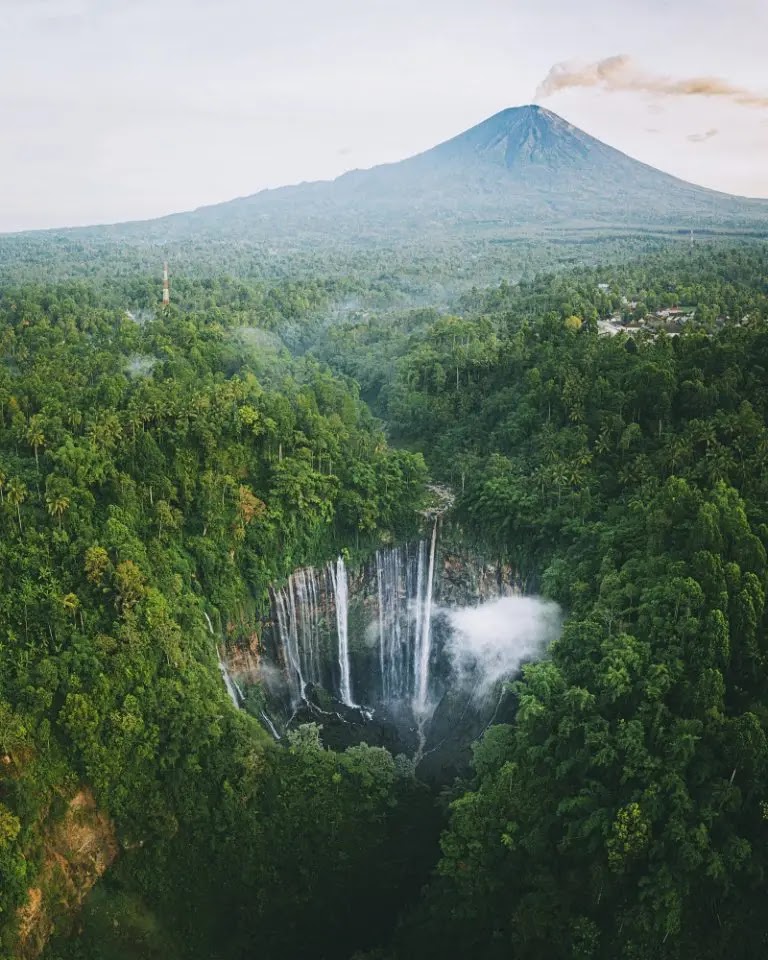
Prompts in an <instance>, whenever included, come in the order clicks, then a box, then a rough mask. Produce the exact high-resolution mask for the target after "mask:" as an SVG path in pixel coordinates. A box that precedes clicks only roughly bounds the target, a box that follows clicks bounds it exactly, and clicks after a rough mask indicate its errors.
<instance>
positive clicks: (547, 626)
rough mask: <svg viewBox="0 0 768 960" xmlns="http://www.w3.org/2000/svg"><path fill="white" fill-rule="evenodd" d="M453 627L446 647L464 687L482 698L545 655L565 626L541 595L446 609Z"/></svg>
mask: <svg viewBox="0 0 768 960" xmlns="http://www.w3.org/2000/svg"><path fill="white" fill-rule="evenodd" d="M443 612H444V613H445V616H446V617H447V619H448V622H449V624H450V626H451V639H450V641H449V643H448V646H447V651H448V654H449V656H450V658H451V661H452V664H453V669H454V671H455V673H456V675H457V677H458V678H459V681H460V682H461V684H462V685H463V686H467V687H469V688H473V689H474V690H475V694H476V695H477V696H481V695H483V694H485V693H487V692H488V691H489V690H490V689H491V688H492V687H493V686H494V685H495V684H496V683H497V682H498V681H499V680H502V679H504V678H506V677H510V676H512V675H513V674H515V673H516V672H517V671H518V670H519V669H520V666H521V664H523V663H524V662H525V661H526V660H533V659H538V658H539V657H541V656H543V655H544V653H545V651H546V649H547V647H548V646H549V645H550V643H552V641H553V640H555V639H556V638H557V637H558V636H559V634H560V630H561V627H562V620H563V615H562V611H561V609H560V607H559V606H558V605H557V604H556V603H552V602H551V601H548V600H541V599H540V598H538V597H502V598H501V599H499V600H492V601H491V602H489V603H484V604H481V605H480V606H478V607H463V608H461V609H458V610H445V611H443Z"/></svg>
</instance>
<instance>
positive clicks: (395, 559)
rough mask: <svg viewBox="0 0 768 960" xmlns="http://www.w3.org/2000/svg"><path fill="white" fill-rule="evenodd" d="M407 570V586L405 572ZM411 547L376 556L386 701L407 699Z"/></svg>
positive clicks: (381, 652)
mask: <svg viewBox="0 0 768 960" xmlns="http://www.w3.org/2000/svg"><path fill="white" fill-rule="evenodd" d="M404 567H405V584H404V583H403V579H404V578H403V571H404ZM409 570H410V563H409V559H408V548H407V546H406V548H405V549H404V550H403V549H401V548H400V547H394V548H392V549H390V550H379V551H378V552H377V553H376V581H377V589H378V607H379V669H380V672H381V696H382V700H383V701H384V702H393V701H400V700H404V699H406V697H407V696H408V692H409V690H408V669H409V660H410V657H409V644H408V638H409V628H410V616H409V610H408V603H409V598H410V596H411V594H410V590H409V582H410V577H409Z"/></svg>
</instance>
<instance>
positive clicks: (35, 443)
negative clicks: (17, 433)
mask: <svg viewBox="0 0 768 960" xmlns="http://www.w3.org/2000/svg"><path fill="white" fill-rule="evenodd" d="M27 443H28V444H29V445H30V446H31V447H33V449H34V451H35V467H36V469H37V470H38V472H39V470H40V461H39V459H38V450H39V448H40V447H42V446H45V434H44V433H43V429H42V427H41V425H40V419H39V417H32V419H31V420H30V421H29V427H28V428H27Z"/></svg>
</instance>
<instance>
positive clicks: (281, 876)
mask: <svg viewBox="0 0 768 960" xmlns="http://www.w3.org/2000/svg"><path fill="white" fill-rule="evenodd" d="M766 278H768V254H767V253H766V248H765V247H764V246H762V245H758V244H755V245H747V244H741V245H738V246H733V247H727V246H722V245H720V244H717V245H712V246H709V245H703V244H702V245H697V246H695V247H693V248H687V247H686V248H685V249H682V248H673V249H668V250H661V251H659V252H652V253H651V254H650V255H647V256H644V257H641V258H635V257H625V258H621V259H616V260H614V261H611V262H605V263H602V264H600V265H599V266H588V267H579V268H576V269H569V270H562V269H561V270H559V271H558V272H555V273H551V274H536V275H532V276H530V277H529V278H528V279H524V280H523V281H522V282H520V283H512V282H509V283H507V282H505V283H502V284H501V285H497V286H494V287H492V288H487V289H483V288H481V287H480V286H478V287H477V288H475V289H467V290H465V291H464V293H463V294H462V295H461V297H460V298H459V299H455V300H454V302H453V304H452V305H451V308H450V309H446V308H445V307H443V308H441V309H439V310H438V309H432V308H428V307H422V308H419V309H417V310H403V309H402V308H401V305H400V299H399V294H398V295H397V296H394V297H390V295H389V291H390V290H391V287H390V285H389V281H388V280H387V277H386V275H385V274H384V273H382V274H381V275H380V276H379V277H378V278H377V279H376V281H375V282H373V281H371V280H370V279H368V278H365V277H360V276H358V277H348V278H346V279H345V278H338V277H337V278H331V279H325V280H324V279H318V278H309V279H302V280H299V281H295V280H277V281H270V282H269V283H265V282H264V281H262V280H259V281H258V282H254V281H249V280H247V279H242V278H241V279H239V280H231V279H226V278H218V279H204V278H195V277H194V276H191V277H188V278H180V279H179V281H178V283H177V284H176V285H175V287H174V297H175V300H174V306H172V307H171V309H170V310H169V311H167V312H165V313H161V312H160V311H158V310H156V309H155V307H154V305H153V299H152V298H153V297H154V298H156V292H157V291H156V287H155V286H153V283H152V281H151V279H149V278H143V277H138V278H136V279H131V280H130V281H126V282H125V284H124V285H119V286H118V288H116V289H115V290H113V291H112V292H111V293H109V294H105V293H104V292H103V291H102V290H101V288H100V283H99V284H96V285H95V286H92V285H90V284H89V283H87V282H84V281H79V282H77V283H72V282H66V283H61V284H58V285H53V284H52V285H30V284H28V283H22V284H21V285H19V286H14V287H12V286H6V287H4V288H3V290H2V293H1V294H0V344H1V346H0V356H2V363H3V365H2V367H0V457H1V459H0V470H1V471H2V472H1V473H0V480H2V487H1V488H0V499H1V500H2V503H0V522H2V531H3V536H2V541H1V546H0V549H2V552H3V562H2V573H1V574H0V575H1V576H2V578H3V583H2V590H1V591H0V603H2V608H1V610H2V612H1V613H0V622H1V623H2V633H0V759H1V760H2V761H3V763H2V764H1V765H0V878H1V879H2V882H1V883H0V927H1V928H2V930H3V936H4V941H3V945H4V949H5V951H6V954H7V955H8V956H16V955H22V956H23V955H32V953H31V946H30V945H29V944H27V946H26V947H21V948H20V947H19V946H18V944H19V940H18V919H17V914H16V911H17V909H18V908H19V906H20V905H22V904H23V903H24V902H25V898H26V896H27V892H28V890H29V888H30V887H33V886H34V885H35V883H36V882H37V879H36V878H37V877H38V876H39V875H40V873H41V870H42V868H43V867H44V863H45V856H46V851H45V842H44V835H45V829H46V826H45V825H46V824H47V823H49V822H51V821H55V820H56V818H57V816H58V817H60V816H62V815H63V812H64V808H65V806H66V802H67V798H69V797H70V796H71V795H72V794H73V793H74V792H75V791H76V790H77V789H79V788H80V787H82V786H88V787H89V788H90V789H92V790H93V792H94V795H95V797H96V800H97V802H98V804H99V805H100V807H101V808H102V809H103V810H104V811H105V812H106V813H107V814H108V815H109V817H110V818H112V820H113V821H114V823H115V829H116V834H117V837H118V839H119V842H120V847H121V850H120V855H119V857H118V858H117V860H116V862H115V864H114V866H112V867H111V869H110V870H109V871H108V872H107V873H106V875H105V877H104V879H103V880H102V881H101V882H100V883H99V884H98V885H97V886H96V887H95V889H94V891H93V893H92V894H91V895H90V897H89V899H88V901H87V903H86V906H85V909H84V912H83V913H82V915H81V919H80V920H76V921H75V926H74V927H73V926H72V923H73V921H72V916H71V913H70V912H68V911H67V910H66V909H62V911H61V913H62V916H60V917H57V919H56V923H57V930H58V932H59V933H60V934H61V936H60V937H59V938H58V939H57V938H56V937H55V936H54V938H53V940H52V942H51V945H50V946H49V948H48V951H47V954H46V955H47V956H48V957H49V958H50V960H54V958H61V960H65V958H69V960H74V958H86V957H87V958H91V957H116V958H117V957H139V956H164V957H165V956H169V957H174V956H178V957H180V958H181V957H191V958H194V957H201V958H202V957H226V958H230V957H231V958H237V957H251V956H257V955H261V956H265V957H275V958H287V957H294V956H296V957H299V956H306V955H307V954H308V953H312V954H314V955H316V956H318V957H328V958H335V957H338V958H350V957H352V956H353V955H363V953H364V954H365V955H366V956H368V957H370V958H372V960H373V958H390V960H409V958H411V957H432V956H434V957H444V958H451V957H456V958H459V957H467V956H472V957H486V958H489V960H492V958H496V957H499V958H500V957H502V956H503V957H519V958H521V960H524V958H540V957H552V958H561V957H562V958H564V960H565V958H585V960H586V958H594V960H609V958H615V957H628V958H637V960H644V958H657V957H658V958H670V960H689V958H690V960H694V958H711V960H715V958H720V957H726V956H728V957H743V958H745V960H746V958H752V957H757V956H761V955H763V953H764V952H765V950H766V946H768V921H766V918H765V915H764V910H763V909H762V902H763V899H764V894H765V885H766V876H765V872H766V866H768V864H767V863H766V858H765V854H764V850H765V845H766V840H767V839H768V836H767V831H768V816H767V815H766V810H767V809H768V767H767V766H766V761H768V752H767V751H768V747H767V744H766V726H767V725H768V713H767V712H766V707H765V704H766V694H768V690H766V689H765V688H766V653H767V652H768V651H767V650H766V634H765V626H766V624H765V590H766V573H767V570H766V547H767V546H768V507H766V504H767V503H768V480H766V478H765V468H766V466H768V421H767V420H766V416H767V415H768V407H767V405H768V326H767V325H766V324H767V322H768V279H766ZM392 283H393V284H394V286H395V287H396V286H397V281H396V280H393V281H392ZM177 294H178V296H177ZM105 302H106V303H107V305H106V306H105ZM376 303H378V304H379V306H378V308H377V307H376V305H375V304H376ZM631 304H634V306H631ZM678 305H685V306H686V308H689V309H690V310H691V312H692V313H693V315H694V319H693V320H692V321H691V322H690V323H689V324H688V325H687V326H686V329H684V330H683V331H682V332H681V334H680V335H679V336H675V337H672V336H669V335H667V334H666V333H664V332H663V331H659V330H650V329H649V330H641V331H635V332H633V333H632V334H627V333H620V334H618V335H616V336H613V337H608V336H600V335H599V332H598V327H597V321H598V320H600V319H603V318H604V317H606V316H609V315H612V314H616V313H621V314H623V315H625V316H626V317H627V318H629V317H631V316H638V315H641V314H643V313H644V312H646V311H653V310H656V309H659V308H661V307H669V306H678ZM126 309H127V310H129V311H130V314H128V313H126ZM285 344H287V345H289V346H290V348H291V352H289V351H288V350H287V349H286V348H285V346H284V345H285ZM358 384H359V386H358ZM358 393H360V394H361V395H362V396H363V397H364V398H365V400H366V401H368V404H369V406H370V408H371V409H373V411H374V413H375V414H376V415H377V416H378V417H380V418H382V420H383V421H384V423H385V424H386V430H387V433H388V436H389V442H388V440H387V435H385V432H384V428H383V427H382V425H381V424H380V422H379V421H377V420H374V419H373V417H372V415H371V414H370V413H369V412H368V409H367V408H366V406H365V405H364V404H363V403H362V402H361V400H360V397H359V395H358ZM395 442H396V444H397V446H396V447H395V446H394V444H395ZM425 461H426V464H427V465H428V466H429V471H430V474H431V477H432V478H433V479H435V480H437V481H440V482H443V483H446V484H448V485H450V486H451V488H452V489H453V491H454V493H455V496H456V503H455V507H454V509H453V513H452V517H451V523H452V524H453V525H454V528H455V530H457V531H460V535H461V536H462V537H464V538H465V540H466V541H467V542H468V543H470V542H471V543H476V544H482V545H483V547H484V549H486V550H489V551H491V552H492V553H493V555H494V556H496V557H497V558H498V560H499V561H500V562H502V561H503V562H505V563H508V564H511V565H512V566H513V567H514V568H515V569H516V570H518V571H520V573H521V574H522V575H524V576H525V577H526V578H527V580H528V582H530V583H535V584H536V585H537V586H538V588H539V590H540V592H542V593H543V594H544V595H546V596H548V597H551V598H554V599H556V600H558V601H559V602H560V603H561V604H562V606H563V607H564V608H565V609H566V611H567V620H566V624H565V628H564V631H563V634H562V636H561V637H560V639H559V640H557V641H556V642H555V643H554V644H553V646H552V647H551V649H550V651H549V653H548V655H547V657H546V658H545V659H544V660H542V661H540V662H538V663H533V664H529V665H528V666H526V667H525V668H524V672H523V675H522V676H521V677H520V678H519V679H518V680H517V681H516V682H515V683H514V685H513V689H514V695H515V702H516V704H517V708H516V714H515V719H514V722H513V723H511V724H498V725H494V726H491V727H490V728H489V730H488V731H487V732H486V734H485V736H484V737H483V739H482V740H481V741H479V742H478V743H477V744H476V745H475V748H474V754H475V761H474V768H473V771H471V772H468V773H467V777H466V779H464V780H461V781H457V782H456V783H454V784H447V785H445V788H444V790H443V792H442V793H441V794H440V795H439V796H430V794H429V792H428V791H427V790H426V788H425V787H423V785H421V784H420V783H419V781H418V778H417V773H418V771H414V769H413V765H412V764H411V763H410V762H409V761H408V760H407V759H406V758H404V757H399V758H393V757H392V756H391V755H390V754H389V753H387V751H385V750H383V749H381V748H376V747H367V746H359V747H354V748H350V749H349V750H347V751H345V752H343V753H336V752H333V751H330V750H326V749H323V747H322V743H321V738H322V731H318V730H317V729H316V728H314V727H311V726H310V727H302V728H300V729H299V730H298V731H296V732H294V733H292V734H291V737H290V742H289V743H288V744H273V743H272V742H271V741H270V739H269V738H268V737H267V736H266V734H264V733H263V731H262V729H261V728H260V727H259V726H258V725H257V723H256V721H255V719H254V718H253V717H252V716H250V715H248V714H247V713H246V712H243V711H240V712H238V711H235V710H233V709H232V708H231V706H230V704H229V702H228V701H227V698H226V693H225V691H224V689H223V685H222V683H221V678H220V676H219V673H218V668H217V663H216V649H215V643H216V638H215V637H212V636H211V635H210V634H209V633H208V630H207V627H206V623H205V616H204V614H205V613H208V615H209V616H210V617H211V619H212V622H213V624H214V630H215V632H216V633H217V634H218V635H219V642H222V641H223V639H224V637H227V638H228V639H230V640H235V639H236V638H237V637H238V636H242V635H248V634H250V633H251V632H258V630H259V623H260V617H261V616H263V615H265V613H266V611H267V606H268V603H267V593H266V591H267V586H268V584H269V583H271V582H274V581H279V580H280V579H281V578H284V577H285V576H287V574H288V573H289V572H290V571H291V570H292V569H293V568H294V567H295V566H298V565H300V564H302V563H307V562H312V561H319V560H325V559H327V558H329V557H331V556H334V555H335V554H336V553H337V552H339V551H347V552H348V554H358V555H360V556H363V555H365V554H366V552H369V551H370V550H372V549H375V547H376V545H377V544H380V543H382V542H396V541H397V540H398V539H402V538H404V537H406V536H408V535H411V534H412V532H413V529H414V527H415V525H416V524H417V520H418V514H417V511H418V510H419V508H420V507H421V506H422V505H423V502H424V486H425V483H426V480H427V466H426V465H425ZM454 535H456V534H454ZM441 828H444V832H443V834H442V839H441V842H440V843H441V849H440V851H439V852H438V851H437V849H436V848H435V847H434V842H435V839H436V836H437V833H438V832H439V831H440V829H441ZM430 870H431V871H432V872H431V873H430ZM50 899H51V900H52V901H56V899H57V898H56V893H55V891H53V895H52V896H51V897H50ZM60 899H61V897H59V900H60ZM395 927H396V929H395ZM72 929H77V930H80V931H81V933H80V936H79V937H70V936H69V935H68V934H69V932H70V930H72ZM28 948H29V950H30V952H29V953H28V954H25V953H21V954H19V953H18V950H20V949H28ZM361 951H362V952H363V953H360V952H361Z"/></svg>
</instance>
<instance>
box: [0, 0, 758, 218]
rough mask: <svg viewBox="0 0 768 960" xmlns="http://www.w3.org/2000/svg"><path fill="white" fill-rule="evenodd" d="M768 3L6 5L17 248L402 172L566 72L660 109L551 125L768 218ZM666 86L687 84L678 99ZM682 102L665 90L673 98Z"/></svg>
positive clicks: (127, 0)
mask: <svg viewBox="0 0 768 960" xmlns="http://www.w3.org/2000/svg"><path fill="white" fill-rule="evenodd" d="M767 41H768V0H643V2H642V3H640V2H638V0H579V2H574V0H533V2H531V0H525V2H523V0H472V2H469V0H281V2H265V0H0V131H2V133H1V134H0V184H1V186H0V230H13V229H26V228H33V227H44V226H59V225H66V224H83V223H94V222H109V221H115V220H125V219H135V218H142V217H149V216H155V215H159V214H163V213H168V212H171V211H174V210H183V209H190V208H193V207H195V206H200V205H202V204H205V203H212V202H216V201H218V200H225V199H229V198H232V197H234V196H240V195H243V194H248V193H254V192H255V191H256V190H258V189H261V188H262V187H267V186H278V185H280V184H284V183H292V182H296V181H299V180H311V179H319V178H326V177H333V176H336V175H337V174H339V173H342V172H343V171H344V170H347V169H350V168H352V167H367V166H371V165H373V164H375V163H380V162H384V161H389V160H397V159H400V158H402V157H405V156H408V155H410V154H412V153H415V152H418V151H419V150H422V149H425V148H427V147H429V146H432V145H434V144H435V143H437V142H439V141H441V140H444V139H447V138H448V137H450V136H452V135H453V134H455V133H459V132H460V131H462V130H463V129H465V128H466V127H469V126H471V125H473V124H474V123H477V122H479V121H480V120H482V119H484V118H485V117H487V116H489V115H491V114H492V113H495V112H496V111H498V110H500V109H503V108H504V107H507V106H516V105H519V104H523V103H530V102H531V101H532V100H533V98H534V92H535V91H536V88H537V87H538V85H539V84H540V83H541V81H542V80H543V79H544V78H545V76H546V75H547V74H548V72H549V70H550V68H551V67H552V66H553V65H554V64H555V63H559V62H562V61H571V60H577V61H581V62H583V63H584V64H588V63H590V62H595V61H600V60H603V59H604V58H608V57H613V56H616V55H619V54H625V55H629V56H630V57H631V58H632V63H633V64H634V67H633V69H635V70H636V71H637V72H640V71H642V73H643V75H647V76H650V77H653V78H656V80H654V83H655V87H654V85H653V84H646V88H647V89H646V90H645V91H644V92H643V91H641V92H635V91H632V90H626V89H624V90H621V91H619V92H611V91H609V90H607V89H606V88H605V87H604V86H586V87H578V88H573V89H566V90H561V91H559V92H556V93H554V94H553V95H552V96H549V97H547V98H546V99H543V100H542V101H541V102H542V103H543V105H545V106H547V107H549V108H550V109H552V110H554V111H555V112H557V113H560V114H561V115H563V116H565V117H566V118H567V119H569V120H570V121H571V122H573V123H575V124H576V125H577V126H580V127H583V128H584V129H585V130H586V131H587V132H589V133H592V134H594V135H595V136H598V137H600V138H601V139H603V140H605V141H607V142H608V143H610V144H611V145H613V146H616V147H619V148H620V149H622V150H624V151H626V152H627V153H630V154H632V155H633V156H635V157H638V158H639V159H641V160H645V161H646V162H648V163H652V164H654V165H656V166H658V167H661V168H662V169H664V170H668V171H670V172H672V173H675V174H677V175H679V176H682V177H685V178H686V179H689V180H692V181H695V182H697V183H701V184H704V185H706V186H711V187H716V188H718V189H721V190H727V191H730V192H734V193H743V194H749V195H753V196H764V197H768V108H766V107H765V106H759V105H751V106H745V105H743V104H740V103H737V102H736V101H735V100H734V99H733V98H728V97H717V98H710V97H703V96H677V95H675V96H673V95H669V93H665V92H663V91H664V90H665V89H667V88H668V87H669V86H670V83H671V82H672V81H677V80H685V79H686V78H690V77H701V76H712V77H717V78H721V79H722V80H723V81H727V83H728V84H730V85H732V86H736V87H739V88H744V89H746V90H749V91H752V92H754V93H755V94H756V95H757V96H758V97H759V95H760V94H763V95H765V94H768V70H766V66H765V64H766V53H765V51H766V42H767ZM658 78H669V80H670V83H666V80H664V81H663V82H662V81H660V80H659V79H658ZM665 84H666V86H665Z"/></svg>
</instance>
